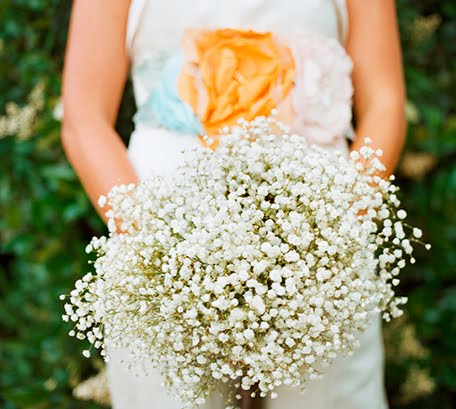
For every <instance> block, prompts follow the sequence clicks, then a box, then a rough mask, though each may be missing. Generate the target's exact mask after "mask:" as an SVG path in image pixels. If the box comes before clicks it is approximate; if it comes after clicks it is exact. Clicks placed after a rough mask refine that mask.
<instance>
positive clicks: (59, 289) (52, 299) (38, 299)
mask: <svg viewBox="0 0 456 409" xmlns="http://www.w3.org/2000/svg"><path fill="white" fill-rule="evenodd" d="M397 6H398V11H399V20H400V29H401V36H402V41H403V50H404V62H405V67H406V79H407V85H408V97H409V102H408V104H407V107H406V110H407V115H408V119H409V136H408V141H407V149H406V153H405V154H404V156H403V160H402V162H401V164H400V166H399V171H398V177H399V179H400V185H401V187H402V198H403V200H404V202H405V206H406V208H407V209H409V213H410V216H411V219H412V221H413V223H414V224H417V225H420V226H423V228H424V230H425V235H426V240H427V241H429V242H431V243H432V244H433V249H432V251H430V252H428V253H425V252H422V253H420V254H418V255H417V256H418V257H417V260H418V262H417V263H416V264H415V265H414V266H413V267H412V268H409V269H408V270H407V271H406V272H405V274H404V278H403V282H402V291H403V292H404V293H406V294H408V295H409V297H410V302H409V304H408V306H407V310H408V312H407V318H406V319H404V320H402V321H400V322H397V323H394V324H391V325H390V326H388V327H387V328H386V333H385V334H386V335H385V340H386V348H387V372H386V380H387V386H388V393H389V397H390V401H391V404H392V407H393V408H400V409H424V408H426V409H427V408H429V407H437V408H439V409H450V408H454V407H456V398H455V395H456V393H455V392H456V343H455V342H454V339H456V320H454V318H453V317H454V315H455V313H456V278H455V272H456V268H455V267H456V250H455V249H456V220H455V219H456V218H455V212H456V200H455V199H456V198H455V196H456V164H455V163H456V161H455V158H456V156H455V153H456V112H455V110H454V102H455V101H456V83H455V80H454V78H455V77H456V4H455V3H454V1H453V0H444V1H437V0H419V1H413V0H398V1H397ZM69 8H70V3H69V2H67V1H63V0H2V1H1V3H0V16H1V24H0V57H1V60H2V64H0V90H1V92H0V241H1V247H0V297H1V305H0V323H1V328H0V337H1V342H0V407H2V408H5V409H19V408H27V409H42V408H43V409H44V408H53V409H54V408H62V409H63V408H65V409H69V408H97V407H98V406H97V405H96V404H93V403H88V402H82V401H77V400H75V398H73V396H72V393H71V391H72V389H73V388H74V387H75V386H76V385H77V384H79V382H80V381H81V380H82V379H84V378H86V377H87V376H89V375H90V374H93V373H94V372H95V371H96V368H97V367H99V364H100V363H99V361H88V360H85V359H83V358H82V357H81V355H80V352H81V349H82V348H81V346H80V345H79V344H78V343H77V342H75V341H74V340H73V339H72V338H70V337H68V336H67V335H66V333H67V331H68V330H69V328H68V326H67V325H66V324H65V325H64V324H63V323H62V322H61V321H60V315H61V311H62V307H61V302H60V301H59V300H58V295H59V294H61V293H63V292H65V291H67V290H68V289H69V288H71V286H72V284H73V282H74V281H75V279H76V278H77V277H79V276H80V275H81V274H83V273H84V272H85V271H86V269H87V267H88V266H87V259H86V256H85V254H84V247H85V244H86V242H87V240H88V239H89V238H90V237H91V236H92V235H94V234H99V233H100V232H102V231H103V225H102V223H101V222H100V220H99V219H98V217H97V216H96V214H95V213H94V211H93V209H92V208H91V206H90V203H89V202H88V200H87V198H86V196H85V194H84V192H83V191H82V189H81V186H80V184H79V182H78V180H77V178H76V177H75V175H74V173H73V171H72V169H71V167H70V166H69V165H68V163H67V161H66V159H65V157H64V154H63V152H62V149H61V147H60V141H59V132H60V131H59V123H58V121H56V120H55V119H54V116H53V112H54V110H55V108H56V104H57V102H58V97H59V94H60V73H61V68H62V58H63V52H64V45H65V40H66V27H67V24H68V16H69ZM133 110H134V104H133V101H132V98H131V89H130V88H127V94H126V96H125V98H124V100H123V104H122V107H121V110H120V116H119V121H118V129H119V132H120V133H121V134H122V135H123V136H124V139H125V140H127V139H128V135H129V132H130V131H131V114H132V112H133Z"/></svg>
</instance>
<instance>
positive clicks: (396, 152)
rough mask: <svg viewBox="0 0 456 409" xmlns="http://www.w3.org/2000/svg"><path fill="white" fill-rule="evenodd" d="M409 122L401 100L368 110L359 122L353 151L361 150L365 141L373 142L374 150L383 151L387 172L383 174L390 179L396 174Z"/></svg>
mask: <svg viewBox="0 0 456 409" xmlns="http://www.w3.org/2000/svg"><path fill="white" fill-rule="evenodd" d="M406 129H407V122H406V120H405V115H404V105H403V103H402V101H401V100H398V101H397V102H394V103H391V104H385V105H384V106H382V105H380V104H379V105H378V106H374V107H372V108H371V109H368V110H366V112H365V113H364V114H363V115H362V117H361V118H359V120H358V126H357V129H356V139H355V141H354V142H353V144H352V146H351V149H352V150H359V149H360V148H361V147H362V146H363V145H364V144H365V143H364V139H365V138H366V137H369V138H370V139H371V140H372V145H371V146H372V147H373V148H374V149H381V150H382V151H383V155H382V157H381V161H382V163H383V164H384V165H385V167H386V171H385V172H384V173H383V174H382V176H384V177H388V176H389V175H391V174H392V173H394V169H395V167H396V165H397V162H398V160H399V157H400V154H401V151H402V148H403V146H404V141H405V135H406Z"/></svg>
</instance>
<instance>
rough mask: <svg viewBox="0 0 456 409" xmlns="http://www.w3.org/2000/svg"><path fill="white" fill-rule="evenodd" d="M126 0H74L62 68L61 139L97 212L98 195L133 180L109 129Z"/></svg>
mask: <svg viewBox="0 0 456 409" xmlns="http://www.w3.org/2000/svg"><path fill="white" fill-rule="evenodd" d="M129 5H130V1H129V0H96V1H93V0H75V1H74V2H73V10H72V14H71V21H70V28H69V37H68V44H67V51H66V57H65V65H64V73H63V106H64V117H63V127H62V142H63V146H64V149H65V151H66V153H67V156H68V159H69V160H70V162H71V164H72V165H73V167H74V169H75V171H76V173H77V174H78V176H79V178H80V180H81V182H82V184H83V186H84V188H85V190H86V192H87V194H88V195H89V198H90V200H91V201H92V203H93V205H94V206H95V207H96V209H97V211H98V212H99V214H100V215H101V217H102V218H103V219H104V220H105V221H106V216H105V215H104V212H105V210H106V209H104V210H103V211H102V210H101V208H100V207H99V205H98V198H99V197H100V195H102V194H106V193H107V192H108V191H109V190H110V189H111V188H112V186H114V185H117V184H128V183H131V182H133V183H136V182H137V177H136V174H135V171H134V169H133V167H132V165H131V163H130V161H129V160H128V157H127V151H126V147H125V145H124V143H123V142H122V140H121V139H120V137H119V135H118V134H117V133H116V131H115V129H114V124H115V120H116V116H117V111H118V107H119V104H120V99H121V97H122V91H123V88H124V85H125V81H126V77H127V73H128V66H129V61H128V56H127V50H126V47H125V37H126V25H127V17H128V10H129Z"/></svg>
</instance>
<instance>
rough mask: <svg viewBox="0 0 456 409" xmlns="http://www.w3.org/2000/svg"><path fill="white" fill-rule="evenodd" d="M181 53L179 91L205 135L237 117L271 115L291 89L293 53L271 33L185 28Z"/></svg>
mask: <svg viewBox="0 0 456 409" xmlns="http://www.w3.org/2000/svg"><path fill="white" fill-rule="evenodd" d="M183 52H184V64H183V67H182V72H181V75H180V76H179V79H178V84H177V86H178V93H179V95H180V97H181V98H182V99H183V100H184V101H185V102H187V103H188V104H190V106H191V107H192V108H193V109H194V111H195V112H196V114H197V116H198V117H199V119H200V121H201V123H202V124H203V126H204V128H205V130H206V132H207V133H208V134H209V135H217V133H218V132H219V131H220V129H221V128H222V127H223V126H231V125H235V124H236V122H237V120H238V119H240V118H244V119H246V120H252V119H254V118H255V117H257V116H259V115H269V114H270V112H271V110H272V109H274V108H275V107H276V106H277V104H278V103H279V102H280V101H282V100H283V99H284V97H285V96H286V95H287V94H288V93H289V91H290V89H291V88H292V87H293V78H294V75H295V64H294V60H293V57H292V54H291V51H290V50H289V48H288V47H286V46H285V45H282V44H280V43H279V42H278V41H277V40H276V39H275V38H274V36H273V35H272V33H258V32H254V31H244V30H235V29H219V30H187V31H186V32H185V34H184V37H183Z"/></svg>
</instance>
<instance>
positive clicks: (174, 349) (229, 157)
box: [62, 117, 422, 408]
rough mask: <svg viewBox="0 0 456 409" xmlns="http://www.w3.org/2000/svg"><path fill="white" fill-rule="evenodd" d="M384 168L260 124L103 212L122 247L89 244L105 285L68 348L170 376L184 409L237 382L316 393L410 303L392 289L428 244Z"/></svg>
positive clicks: (77, 310) (369, 157) (86, 281)
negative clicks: (327, 371) (377, 318)
mask: <svg viewBox="0 0 456 409" xmlns="http://www.w3.org/2000/svg"><path fill="white" fill-rule="evenodd" d="M366 142H367V143H368V142H369V141H368V140H367V141H366ZM380 155H381V152H378V151H374V150H373V149H372V148H370V147H369V145H366V146H364V147H363V148H362V149H361V150H360V151H359V152H353V153H352V154H351V157H350V158H347V157H346V155H344V154H343V153H341V152H335V151H329V150H327V149H324V148H321V147H319V146H316V145H313V144H310V143H309V142H307V141H306V139H305V138H304V137H303V136H300V135H294V134H289V133H288V130H287V129H286V127H284V126H283V125H281V124H280V123H278V122H277V121H274V120H273V119H271V118H265V117H260V118H257V119H255V120H254V121H252V122H249V123H247V122H241V123H240V125H239V126H235V127H233V128H230V129H228V130H225V135H224V136H223V137H222V138H220V145H219V147H218V149H217V150H215V151H214V150H211V149H208V148H201V147H199V148H195V149H194V150H193V151H191V155H188V156H187V157H186V160H185V161H184V162H183V164H182V165H181V166H180V167H179V168H178V169H177V171H176V172H175V173H174V174H173V175H171V176H169V177H165V176H161V175H155V176H152V177H150V178H149V179H147V180H145V181H143V182H141V183H139V184H138V185H137V186H135V185H128V186H117V187H114V188H113V189H112V191H111V192H110V193H109V194H108V196H107V197H102V198H100V204H101V205H104V204H106V203H107V204H108V205H109V210H108V212H107V215H108V217H109V223H108V227H109V236H108V237H100V238H93V239H92V241H91V242H90V244H89V245H88V247H87V251H88V252H92V251H94V252H95V253H96V255H97V258H96V260H95V261H94V272H90V273H88V274H86V275H85V276H84V277H83V278H82V279H81V280H78V281H77V282H76V285H75V289H74V290H73V291H72V292H71V294H70V295H69V296H68V303H67V304H66V305H65V315H64V316H63V319H64V320H71V321H73V322H74V323H75V328H74V329H73V330H72V331H71V332H70V335H74V336H76V337H78V338H80V339H84V338H87V339H88V340H89V341H90V343H91V344H92V345H93V346H94V347H95V348H100V349H101V354H102V356H104V357H105V359H106V360H108V359H109V355H110V351H111V350H113V349H117V348H127V349H128V350H129V351H130V356H131V363H132V364H133V366H134V367H136V368H142V369H141V370H147V368H148V367H149V366H154V367H158V368H159V369H160V370H161V372H162V374H163V377H164V382H165V384H166V385H167V387H168V388H169V389H170V390H171V391H172V392H174V393H175V394H177V395H179V398H180V400H181V402H182V404H183V407H184V408H190V407H194V406H195V405H200V404H202V403H204V401H205V398H207V396H208V395H209V394H210V393H212V392H213V391H214V390H215V389H219V388H220V386H221V385H223V384H226V383H233V384H235V385H237V386H238V387H239V386H240V387H241V388H243V389H244V390H249V389H250V388H252V386H253V385H256V388H257V393H259V394H260V395H261V396H263V397H264V396H267V395H268V394H270V396H271V397H272V398H275V397H276V396H277V393H276V391H275V390H276V388H278V387H279V386H282V385H287V386H290V387H298V388H304V387H305V385H306V383H307V382H308V381H309V380H312V379H316V378H318V377H320V376H321V374H322V371H323V369H324V368H325V367H326V366H328V365H330V364H331V362H332V361H334V359H335V358H336V357H337V356H339V355H345V354H348V353H350V352H352V351H353V350H354V349H355V348H356V347H357V344H358V341H357V334H359V332H360V331H363V330H364V329H365V328H366V326H367V325H368V323H369V320H370V319H371V318H372V317H373V316H374V315H376V314H378V313H382V314H383V317H384V318H385V319H386V320H389V319H390V318H392V317H396V316H399V315H400V314H401V309H400V306H401V304H404V303H405V302H406V299H405V298H404V297H397V296H396V295H395V292H394V286H396V285H397V284H398V283H399V280H398V278H397V276H398V274H399V271H400V270H401V269H402V268H403V267H404V266H405V264H406V262H407V261H409V262H411V263H413V262H414V258H413V255H412V252H413V247H412V243H413V242H420V241H419V239H420V237H421V235H422V233H421V231H420V230H419V229H417V228H411V227H409V226H407V225H406V224H405V223H404V222H403V219H404V218H405V217H406V213H405V211H404V210H402V209H400V202H399V200H398V198H397V196H396V193H397V190H398V188H397V187H396V186H395V185H394V184H393V183H392V179H393V178H391V180H384V179H382V178H381V177H380V176H378V173H379V172H380V171H382V169H384V168H383V165H382V164H381V162H380V160H379V156H380ZM62 298H65V296H63V297H62ZM84 354H85V355H86V356H88V355H90V351H89V350H85V351H84ZM229 404H230V405H232V406H231V407H234V406H235V401H234V400H232V401H231V402H230V403H229Z"/></svg>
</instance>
